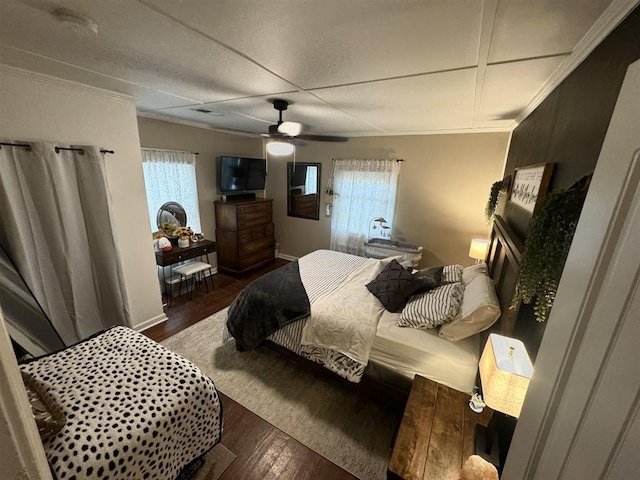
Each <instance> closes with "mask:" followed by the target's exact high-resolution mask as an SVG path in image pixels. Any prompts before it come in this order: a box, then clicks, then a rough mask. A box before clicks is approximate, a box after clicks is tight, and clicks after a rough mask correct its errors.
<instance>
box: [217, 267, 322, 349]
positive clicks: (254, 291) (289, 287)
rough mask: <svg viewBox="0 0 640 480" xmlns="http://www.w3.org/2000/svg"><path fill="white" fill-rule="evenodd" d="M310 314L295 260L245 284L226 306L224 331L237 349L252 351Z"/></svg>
mask: <svg viewBox="0 0 640 480" xmlns="http://www.w3.org/2000/svg"><path fill="white" fill-rule="evenodd" d="M310 311H311V306H310V304H309V297H308V296H307V292H306V290H305V289H304V286H303V285H302V280H301V279H300V268H299V266H298V262H297V261H295V262H291V263H288V264H287V265H285V266H283V267H280V268H278V269H277V270H273V271H272V272H269V273H267V274H266V275H263V276H261V277H259V278H257V279H256V280H254V281H253V282H251V283H250V284H249V285H247V286H246V287H245V289H244V290H242V291H241V292H240V294H239V295H238V296H237V297H236V299H235V300H234V301H233V303H232V304H231V306H230V307H229V313H228V316H227V328H228V329H229V333H230V334H231V335H232V336H233V338H235V339H236V345H237V347H238V349H239V350H252V349H254V348H256V347H257V346H258V345H259V344H260V343H261V342H262V341H263V340H265V339H266V338H267V337H268V336H269V335H271V334H272V333H273V332H275V331H276V330H279V329H280V328H282V327H284V326H285V325H287V324H288V323H291V322H295V321H296V320H299V319H301V318H304V317H306V316H308V315H309V313H310Z"/></svg>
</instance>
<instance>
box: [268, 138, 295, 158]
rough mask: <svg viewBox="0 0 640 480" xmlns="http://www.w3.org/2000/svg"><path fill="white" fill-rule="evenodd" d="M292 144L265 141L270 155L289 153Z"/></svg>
mask: <svg viewBox="0 0 640 480" xmlns="http://www.w3.org/2000/svg"><path fill="white" fill-rule="evenodd" d="M293 150H294V146H293V145H292V144H290V143H288V142H278V141H276V142H269V143H267V152H269V153H270V154H271V155H291V154H292V153H293Z"/></svg>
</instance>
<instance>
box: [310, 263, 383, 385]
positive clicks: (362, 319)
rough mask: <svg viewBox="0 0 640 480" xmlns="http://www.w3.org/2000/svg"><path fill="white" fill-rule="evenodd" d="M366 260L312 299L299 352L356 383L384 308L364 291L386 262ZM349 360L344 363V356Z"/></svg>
mask: <svg viewBox="0 0 640 480" xmlns="http://www.w3.org/2000/svg"><path fill="white" fill-rule="evenodd" d="M386 263H388V262H386V261H381V260H375V259H367V260H366V261H365V262H364V263H363V264H362V265H361V266H360V267H359V268H357V269H356V270H355V271H353V272H352V273H350V274H349V275H348V276H347V277H346V278H345V279H344V280H343V281H342V282H340V283H338V284H337V285H336V286H335V288H333V289H332V290H331V291H329V292H327V293H325V294H324V295H323V296H321V297H320V298H318V299H316V300H315V302H313V304H312V305H311V316H310V317H309V319H308V320H307V322H306V324H305V326H304V330H303V332H302V345H301V350H302V355H303V356H305V357H306V358H308V359H310V360H313V361H315V362H317V363H320V364H322V365H324V366H325V367H327V368H329V369H330V370H332V371H334V372H335V373H337V374H339V375H341V376H343V377H345V378H347V379H348V380H350V381H352V382H359V381H360V378H361V377H362V374H363V373H364V368H365V367H366V366H367V363H368V362H369V355H370V353H371V347H372V345H373V340H374V338H375V334H376V328H377V326H378V321H379V319H380V317H381V315H382V313H383V312H384V307H383V306H382V304H381V303H380V302H379V301H378V299H377V298H376V297H375V296H373V295H371V293H370V292H369V290H367V287H366V284H367V283H369V282H370V281H371V280H373V279H374V278H375V277H376V276H377V275H378V274H379V273H380V271H381V270H382V269H383V268H384V266H385V265H386ZM344 357H348V359H350V360H352V361H351V362H345V360H346V359H345V358H344Z"/></svg>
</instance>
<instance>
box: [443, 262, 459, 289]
mask: <svg viewBox="0 0 640 480" xmlns="http://www.w3.org/2000/svg"><path fill="white" fill-rule="evenodd" d="M462 270H464V268H463V267H462V265H445V266H444V267H443V268H442V280H441V281H440V285H447V284H449V283H456V282H461V281H462Z"/></svg>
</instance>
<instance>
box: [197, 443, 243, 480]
mask: <svg viewBox="0 0 640 480" xmlns="http://www.w3.org/2000/svg"><path fill="white" fill-rule="evenodd" d="M235 458H236V456H235V455H234V454H233V452H231V451H230V450H229V449H228V448H227V447H225V446H224V445H223V444H221V443H219V444H217V445H216V446H215V447H213V448H212V449H211V451H210V452H209V453H207V454H206V455H205V457H204V465H203V466H202V467H200V470H198V471H197V472H196V474H195V475H194V476H193V477H192V478H191V480H218V478H220V476H221V475H222V474H223V473H224V471H225V470H226V469H227V467H228V466H229V465H231V462H233V461H234V460H235Z"/></svg>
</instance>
